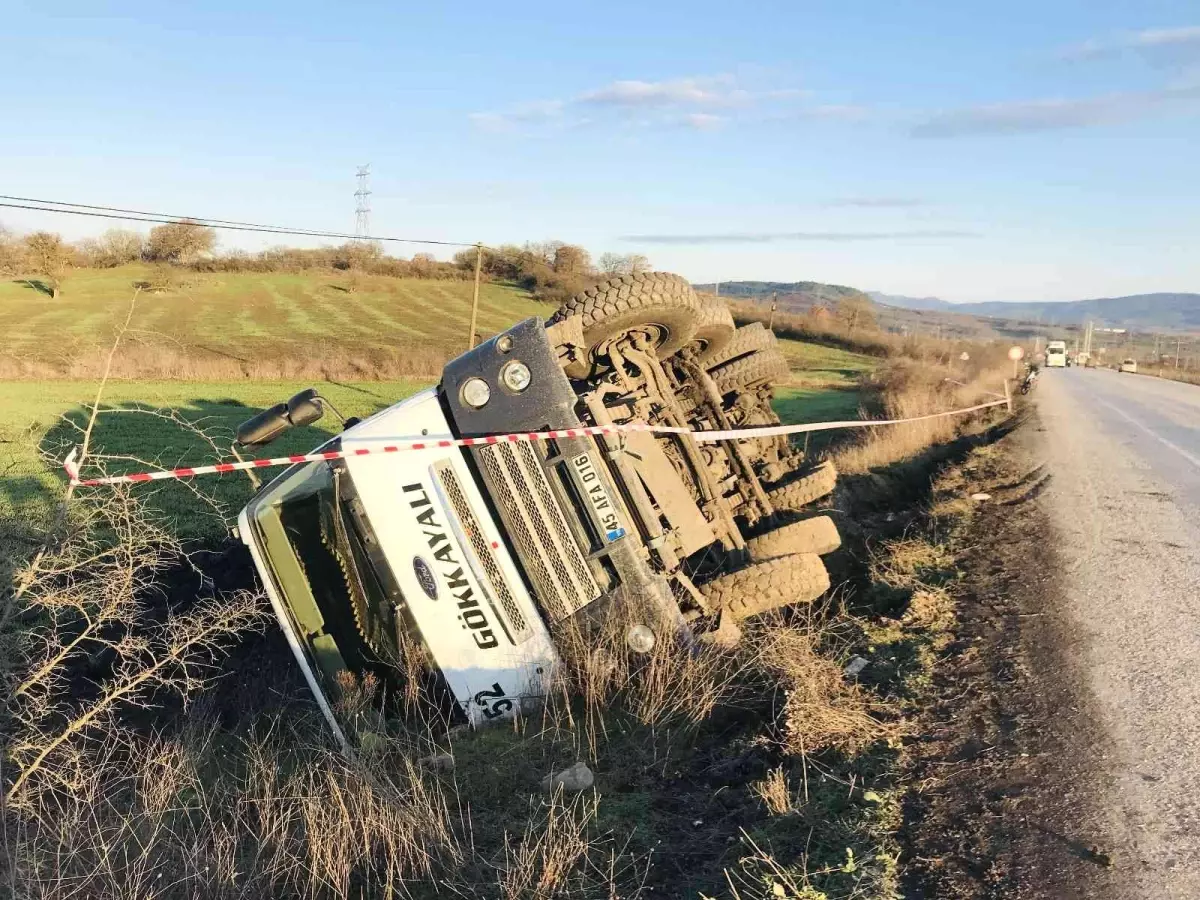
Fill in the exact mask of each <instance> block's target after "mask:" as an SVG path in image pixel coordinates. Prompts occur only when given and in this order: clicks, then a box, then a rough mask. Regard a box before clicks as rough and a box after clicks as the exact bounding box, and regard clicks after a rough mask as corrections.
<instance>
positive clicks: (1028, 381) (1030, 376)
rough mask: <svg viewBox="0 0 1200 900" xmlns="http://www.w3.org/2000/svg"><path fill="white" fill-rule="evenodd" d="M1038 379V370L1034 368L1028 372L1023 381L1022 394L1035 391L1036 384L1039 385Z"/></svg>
mask: <svg viewBox="0 0 1200 900" xmlns="http://www.w3.org/2000/svg"><path fill="white" fill-rule="evenodd" d="M1037 377H1038V370H1037V369H1036V368H1032V369H1030V370H1029V371H1028V372H1026V373H1025V378H1024V379H1023V380H1022V381H1021V393H1022V394H1028V393H1029V392H1030V391H1032V390H1033V386H1034V384H1036V383H1037Z"/></svg>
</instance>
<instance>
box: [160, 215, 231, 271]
mask: <svg viewBox="0 0 1200 900" xmlns="http://www.w3.org/2000/svg"><path fill="white" fill-rule="evenodd" d="M216 245H217V233H216V232H215V231H214V230H213V229H211V228H209V227H208V226H207V225H200V224H198V223H196V222H192V221H189V220H188V219H183V220H181V221H179V222H170V223H168V224H166V225H159V226H158V227H157V228H151V229H150V239H149V240H148V241H147V242H146V256H147V258H148V259H150V260H152V261H154V262H170V263H188V262H191V261H192V260H194V259H196V258H197V257H199V256H200V255H202V254H205V253H211V252H212V251H213V248H214V247H216Z"/></svg>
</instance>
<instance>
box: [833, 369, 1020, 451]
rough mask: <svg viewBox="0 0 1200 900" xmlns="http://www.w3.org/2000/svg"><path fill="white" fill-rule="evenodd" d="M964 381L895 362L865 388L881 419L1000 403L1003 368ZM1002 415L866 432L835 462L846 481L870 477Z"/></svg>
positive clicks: (950, 372)
mask: <svg viewBox="0 0 1200 900" xmlns="http://www.w3.org/2000/svg"><path fill="white" fill-rule="evenodd" d="M962 377H963V376H962V374H961V373H960V372H956V371H955V370H954V369H952V368H948V367H945V366H940V365H935V364H926V363H919V362H915V361H913V360H909V359H899V360H893V361H891V362H889V363H888V364H886V365H884V366H882V367H881V368H880V369H879V370H877V371H876V372H875V373H874V374H873V375H872V376H871V378H870V380H869V382H868V384H869V386H870V387H871V388H872V389H874V391H875V393H876V396H877V397H878V398H879V405H880V406H881V407H882V409H881V417H882V418H885V419H908V418H917V417H920V416H926V415H931V414H933V413H939V412H945V411H947V410H953V409H963V408H967V407H971V406H976V405H978V404H981V403H987V402H990V401H992V400H997V399H1002V397H1003V390H1004V374H1003V370H1002V368H999V367H997V368H994V369H990V370H985V371H984V372H983V373H981V374H979V375H976V376H975V377H973V378H971V379H970V380H969V381H966V382H963V381H961V378H962ZM997 395H999V396H997ZM1003 414H1005V412H1004V407H1003V406H999V407H992V409H991V410H983V411H982V412H980V413H978V414H976V415H974V416H971V417H967V416H943V417H940V418H934V419H924V420H922V421H916V422H908V423H905V424H901V425H884V426H879V427H875V428H870V429H864V430H863V431H861V432H860V436H859V437H858V438H856V439H851V440H850V441H848V442H847V443H845V444H843V445H842V446H841V447H839V448H838V450H837V451H836V453H835V455H834V461H835V462H836V464H837V467H838V470H839V471H841V472H843V473H846V474H849V475H856V474H861V473H864V472H869V471H871V470H872V469H874V468H877V467H879V466H886V465H890V464H892V463H895V462H900V461H901V460H905V459H910V458H911V457H913V456H916V455H917V454H918V453H920V452H922V451H923V450H926V449H927V448H929V447H931V446H933V445H934V444H939V443H943V442H945V441H949V440H952V439H953V438H954V437H955V436H956V435H958V434H959V433H960V432H961V430H962V428H963V427H964V424H967V423H970V422H971V421H973V420H974V421H978V420H979V419H988V418H995V417H996V416H998V415H1003Z"/></svg>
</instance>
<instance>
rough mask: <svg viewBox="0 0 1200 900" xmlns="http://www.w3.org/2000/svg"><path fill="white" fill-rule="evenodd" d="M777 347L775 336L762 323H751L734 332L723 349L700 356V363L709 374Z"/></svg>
mask: <svg viewBox="0 0 1200 900" xmlns="http://www.w3.org/2000/svg"><path fill="white" fill-rule="evenodd" d="M778 346H779V342H778V341H777V340H776V339H775V335H774V334H773V333H772V332H771V331H769V330H768V329H767V328H766V326H764V325H763V323H762V322H751V323H750V324H749V325H743V326H742V327H741V328H739V329H738V330H737V331H735V332H734V334H733V339H732V340H731V341H730V342H729V343H728V344H726V345H725V347H724V349H722V350H716V351H709V352H707V353H703V354H701V356H700V362H701V363H703V364H704V365H705V367H706V368H707V369H708V370H709V371H710V372H711V371H712V370H713V369H715V368H717V366H723V365H725V363H729V362H733V361H734V360H735V359H741V358H742V357H743V356H749V355H750V354H751V353H754V352H755V351H756V350H765V349H767V348H778Z"/></svg>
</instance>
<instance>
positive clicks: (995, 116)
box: [911, 85, 1200, 138]
mask: <svg viewBox="0 0 1200 900" xmlns="http://www.w3.org/2000/svg"><path fill="white" fill-rule="evenodd" d="M1198 100H1200V86H1196V85H1181V86H1178V87H1170V88H1163V89H1161V90H1156V91H1126V92H1123V93H1114V94H1103V95H1101V96H1098V97H1084V98H1080V99H1075V100H1064V99H1052V100H1024V101H1015V102H1010V103H992V104H984V105H980V106H969V107H964V108H962V109H956V110H949V111H947V112H941V113H935V114H934V115H932V116H929V117H928V118H927V119H925V120H924V121H922V122H919V123H918V124H917V125H915V126H914V127H913V128H912V131H911V134H912V135H913V136H914V137H925V138H948V137H967V136H972V135H981V134H1023V133H1029V132H1037V131H1060V130H1063V129H1070V128H1087V127H1090V126H1095V125H1108V124H1113V123H1118V122H1125V121H1130V120H1132V119H1138V118H1142V117H1145V116H1149V115H1152V114H1154V113H1157V112H1159V111H1160V110H1162V109H1163V108H1164V107H1167V106H1171V105H1183V104H1187V105H1192V104H1194V103H1195V102H1196V101H1198Z"/></svg>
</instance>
